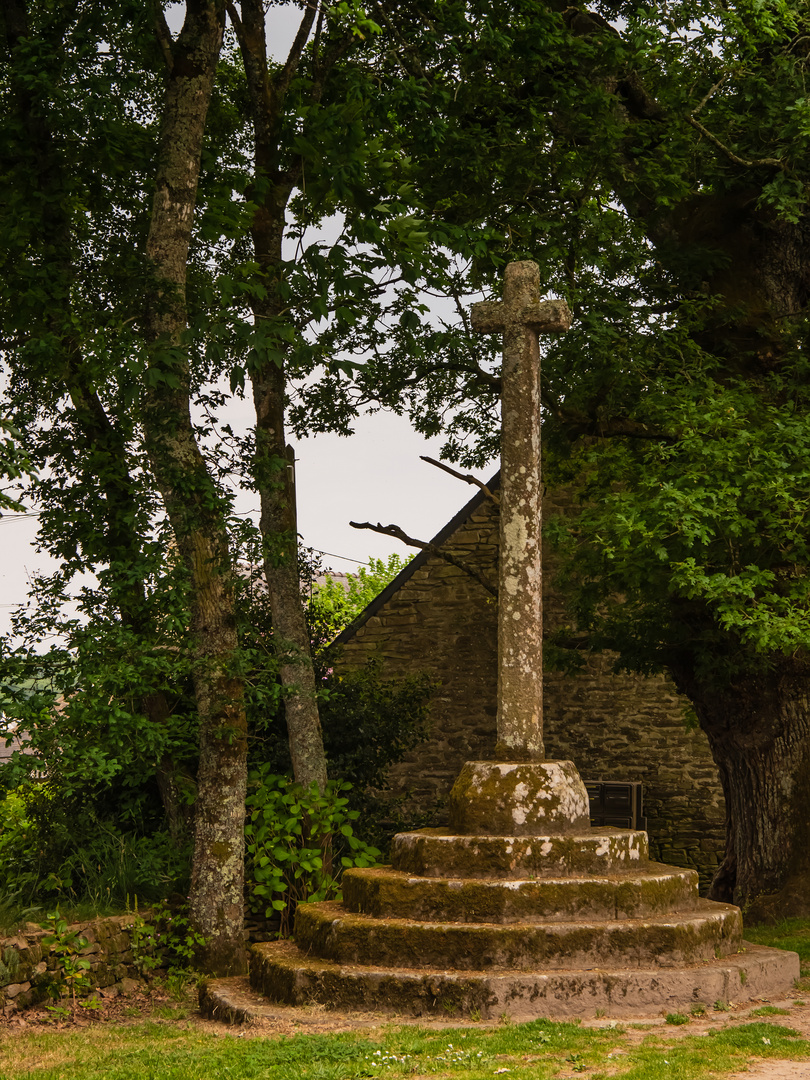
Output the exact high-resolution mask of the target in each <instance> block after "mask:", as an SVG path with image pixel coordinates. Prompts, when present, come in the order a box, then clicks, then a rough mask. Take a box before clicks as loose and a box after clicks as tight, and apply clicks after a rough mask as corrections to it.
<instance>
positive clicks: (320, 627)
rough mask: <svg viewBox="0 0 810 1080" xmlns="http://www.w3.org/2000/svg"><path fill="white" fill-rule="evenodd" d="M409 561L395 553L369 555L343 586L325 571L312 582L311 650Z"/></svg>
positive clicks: (309, 612)
mask: <svg viewBox="0 0 810 1080" xmlns="http://www.w3.org/2000/svg"><path fill="white" fill-rule="evenodd" d="M410 561H411V557H408V558H406V559H403V558H401V557H400V556H399V555H396V554H394V555H389V556H388V559H387V560H383V559H375V558H373V557H371V556H370V557H369V560H368V563H367V565H366V566H361V567H360V568H359V569H358V571H357V573H356V574H348V575H347V576H346V583H345V585H344V584H343V582H342V581H340V580H339V579H338V578H337V577H334V576H332V575H331V574H330V573H329V572H328V571H327V573H326V574H325V576H324V580H323V581H321V582H317V583H314V584H313V585H312V587H311V594H310V598H309V603H308V604H307V623H308V624H309V632H310V638H311V641H312V645H313V649H314V651H315V652H316V653H317V652H318V651H319V650H320V649H322V648H323V647H324V646H327V645H329V643H330V642H331V641H332V640H333V638H335V637H337V635H338V634H339V633H340V632H341V630H343V629H345V628H346V627H347V626H348V625H349V623H350V622H351V621H352V620H353V619H355V618H356V617H357V616H358V615H359V614H360V612H361V611H363V610H364V608H366V607H368V605H369V604H370V603H371V601H372V600H373V599H374V598H375V597H376V596H379V594H380V593H381V592H382V591H383V589H384V588H385V587H386V586H387V585H388V584H389V583H390V582H391V581H393V580H394V578H395V577H396V576H397V574H398V573H399V572H400V571H401V570H403V569H404V568H405V567H406V566H407V565H408V563H409V562H410Z"/></svg>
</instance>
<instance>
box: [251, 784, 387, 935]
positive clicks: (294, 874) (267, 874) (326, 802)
mask: <svg viewBox="0 0 810 1080" xmlns="http://www.w3.org/2000/svg"><path fill="white" fill-rule="evenodd" d="M250 786H251V791H250V794H249V795H248V798H247V808H248V820H247V824H246V825H245V841H246V848H247V856H248V864H247V871H248V873H247V885H248V892H249V896H250V905H251V908H252V910H253V911H255V912H260V913H263V914H264V915H265V916H267V917H272V916H274V915H278V916H279V917H280V919H281V936H282V937H287V936H289V934H290V932H291V930H292V926H293V920H294V917H295V909H296V907H297V906H298V904H301V903H313V902H314V901H317V900H339V899H340V898H341V892H340V878H341V875H342V873H343V871H344V870H345V869H346V868H347V867H349V866H372V865H373V864H374V863H375V862H376V860H377V859H378V858H379V855H380V852H379V851H378V850H377V848H374V847H371V846H370V845H368V844H366V843H364V842H363V841H362V840H360V839H358V837H356V836H355V835H354V828H353V825H352V823H353V822H355V821H356V820H357V818H358V817H359V816H360V815H359V812H358V811H357V810H351V809H349V800H348V798H347V797H346V792H347V790H348V788H349V785H348V784H345V783H336V782H334V781H330V783H329V784H328V786H327V789H326V791H325V792H323V793H320V792H319V791H318V789H317V787H316V786H315V785H314V784H313V785H312V787H311V788H310V789H309V790H308V791H306V790H304V788H303V787H302V786H301V785H300V784H297V783H295V782H294V781H292V780H290V779H289V778H288V777H286V776H276V775H273V774H272V773H270V772H269V771H268V770H267V769H266V768H263V769H258V770H256V771H255V772H253V773H251V776H250Z"/></svg>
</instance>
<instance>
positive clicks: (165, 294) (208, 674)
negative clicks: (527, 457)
mask: <svg viewBox="0 0 810 1080" xmlns="http://www.w3.org/2000/svg"><path fill="white" fill-rule="evenodd" d="M224 23H225V4H224V0H218V2H206V0H188V3H187V6H186V19H185V22H184V24H183V29H182V31H181V33H180V36H179V38H178V39H177V41H176V42H173V43H171V42H168V43H167V44H168V45H169V47H170V53H171V64H170V69H169V76H168V84H167V91H166V99H165V105H164V110H163V118H162V128H161V144H160V151H159V157H158V163H157V171H156V172H157V175H156V189H155V197H154V202H153V209H152V218H151V224H150V230H149V237H148V240H147V248H146V253H147V257H148V260H149V262H150V264H151V266H152V269H153V275H154V276H153V287H152V292H151V295H150V297H149V302H148V304H147V309H146V312H145V318H144V334H145V338H146V341H147V343H148V345H149V348H150V366H149V370H148V372H147V389H146V391H145V393H144V399H143V410H142V419H143V425H144V432H145V437H146V445H147V452H148V454H149V460H150V465H151V467H152V470H153V472H154V474H155V477H156V479H157V482H158V486H159V487H160V489H161V493H162V495H163V499H164V502H165V505H166V509H167V512H168V514H169V519H170V521H171V524H172V528H173V531H174V535H175V537H176V540H177V546H178V549H179V551H180V553H181V556H182V557H183V559H184V560H185V562H186V564H187V566H188V568H189V572H190V576H191V583H192V588H191V595H192V626H191V631H192V635H193V640H194V649H195V655H196V664H195V668H194V689H195V696H196V702H197V709H198V714H199V723H200V765H199V772H198V788H197V803H196V812H195V822H194V854H193V861H192V881H191V893H190V896H189V904H190V913H191V921H192V925H193V926H194V929H195V930H196V931H197V932H198V933H201V934H202V935H203V937H204V938H205V945H204V947H203V949H202V955H201V961H202V963H203V965H204V966H205V967H206V969H207V970H209V971H211V972H213V973H214V974H234V973H238V972H243V971H244V970H245V969H246V956H245V949H244V941H243V932H242V931H243V919H244V814H245V793H246V784H247V722H246V717H245V708H244V701H243V685H242V682H241V679H240V677H239V676H238V666H237V665H238V643H237V631H236V618H235V609H234V597H233V581H232V570H231V567H230V564H229V552H228V538H227V533H226V527H225V520H224V506H223V503H222V500H221V499H220V497H219V496H218V493H217V491H216V485H215V484H214V482H213V480H212V478H211V476H210V475H209V473H208V470H207V467H206V464H205V461H204V459H203V456H202V454H201V452H200V448H199V446H198V445H197V441H196V437H195V433H194V429H193V426H192V422H191V415H190V380H189V366H188V355H187V350H186V346H185V340H184V335H185V330H186V301H185V283H186V266H187V259H188V250H189V243H190V240H191V226H192V221H193V216H194V205H195V201H196V195H197V184H198V179H199V170H200V154H201V151H202V144H203V133H204V128H205V119H206V115H207V112H208V105H209V101H210V97H211V90H212V86H213V80H214V74H215V71H216V65H217V61H218V58H219V50H220V48H221V45H222V35H223V30H224Z"/></svg>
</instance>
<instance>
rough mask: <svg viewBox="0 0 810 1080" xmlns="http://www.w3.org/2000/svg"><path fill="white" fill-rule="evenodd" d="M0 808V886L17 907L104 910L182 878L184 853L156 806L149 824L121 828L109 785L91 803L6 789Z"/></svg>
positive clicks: (160, 892)
mask: <svg viewBox="0 0 810 1080" xmlns="http://www.w3.org/2000/svg"><path fill="white" fill-rule="evenodd" d="M94 802H95V805H94ZM0 808H2V810H3V811H4V818H3V826H2V828H0V874H2V880H3V890H4V893H5V895H6V898H8V899H13V900H14V901H15V903H16V904H17V905H18V906H20V907H23V908H24V907H29V906H31V905H32V904H35V903H43V902H45V903H52V902H53V900H54V899H60V900H62V901H67V902H68V903H76V902H78V901H85V900H89V901H90V902H92V903H93V904H94V905H95V906H96V908H97V909H109V908H110V907H115V906H119V907H121V906H123V905H124V903H125V902H126V898H127V896H131V895H134V894H137V895H139V896H141V897H144V898H145V899H153V898H154V899H158V898H160V897H162V896H165V895H166V894H167V893H168V892H171V891H172V890H173V889H175V888H178V887H179V888H182V887H183V885H184V883H185V881H186V880H187V874H188V852H187V850H184V849H183V848H182V847H178V845H177V844H176V842H175V841H173V839H172V838H171V837H170V836H169V835H168V834H167V833H166V832H163V831H161V829H160V824H161V815H160V810H159V806H156V807H154V808H153V814H154V815H155V820H153V822H152V824H151V827H148V826H146V825H145V823H144V822H141V827H140V829H139V830H138V831H134V830H130V831H126V830H125V829H123V828H122V827H121V823H120V818H119V817H118V816H117V815H116V809H115V789H114V788H113V789H111V790H110V789H108V790H106V791H104V792H103V793H102V794H101V795H98V797H97V801H96V800H93V799H90V798H88V799H87V800H85V799H83V798H81V797H79V796H73V797H70V798H67V797H61V796H60V795H59V793H58V792H57V793H54V792H53V791H52V790H51V789H49V787H48V785H47V784H37V785H33V786H31V787H30V788H27V789H18V790H17V791H16V792H11V793H9V794H7V795H6V796H5V798H4V799H3V801H2V802H0ZM7 808H8V809H7ZM130 824H132V823H130Z"/></svg>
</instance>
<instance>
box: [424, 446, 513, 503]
mask: <svg viewBox="0 0 810 1080" xmlns="http://www.w3.org/2000/svg"><path fill="white" fill-rule="evenodd" d="M419 460H420V461H426V462H427V463H428V465H435V466H436V468H437V469H443V470H444V471H445V472H446V473H450V475H451V476H455V478H456V479H457V480H463V481H464V483H465V484H475V486H476V487H477V488H480V489H481V490H482V491H483V493H484V494H485V495H486V497H487V498H488V499H491V500H492V502H494V503H495V505H496V506H499V505H500V502H501V500H500V499H499V497H498V495H497V494H496V493H495V492H494V491H490V490H489V488H488V487H487V485H486V484H484V483H482V482H481V481H480V480H476V478H475V477H474V476H472V475H471V474H470V473H460V472H456V470H455V469H451V468H450V466H449V465H445V464H444V462H443V461H436V459H435V458H432V457H427V456H426V455H425V454H420V455H419Z"/></svg>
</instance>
